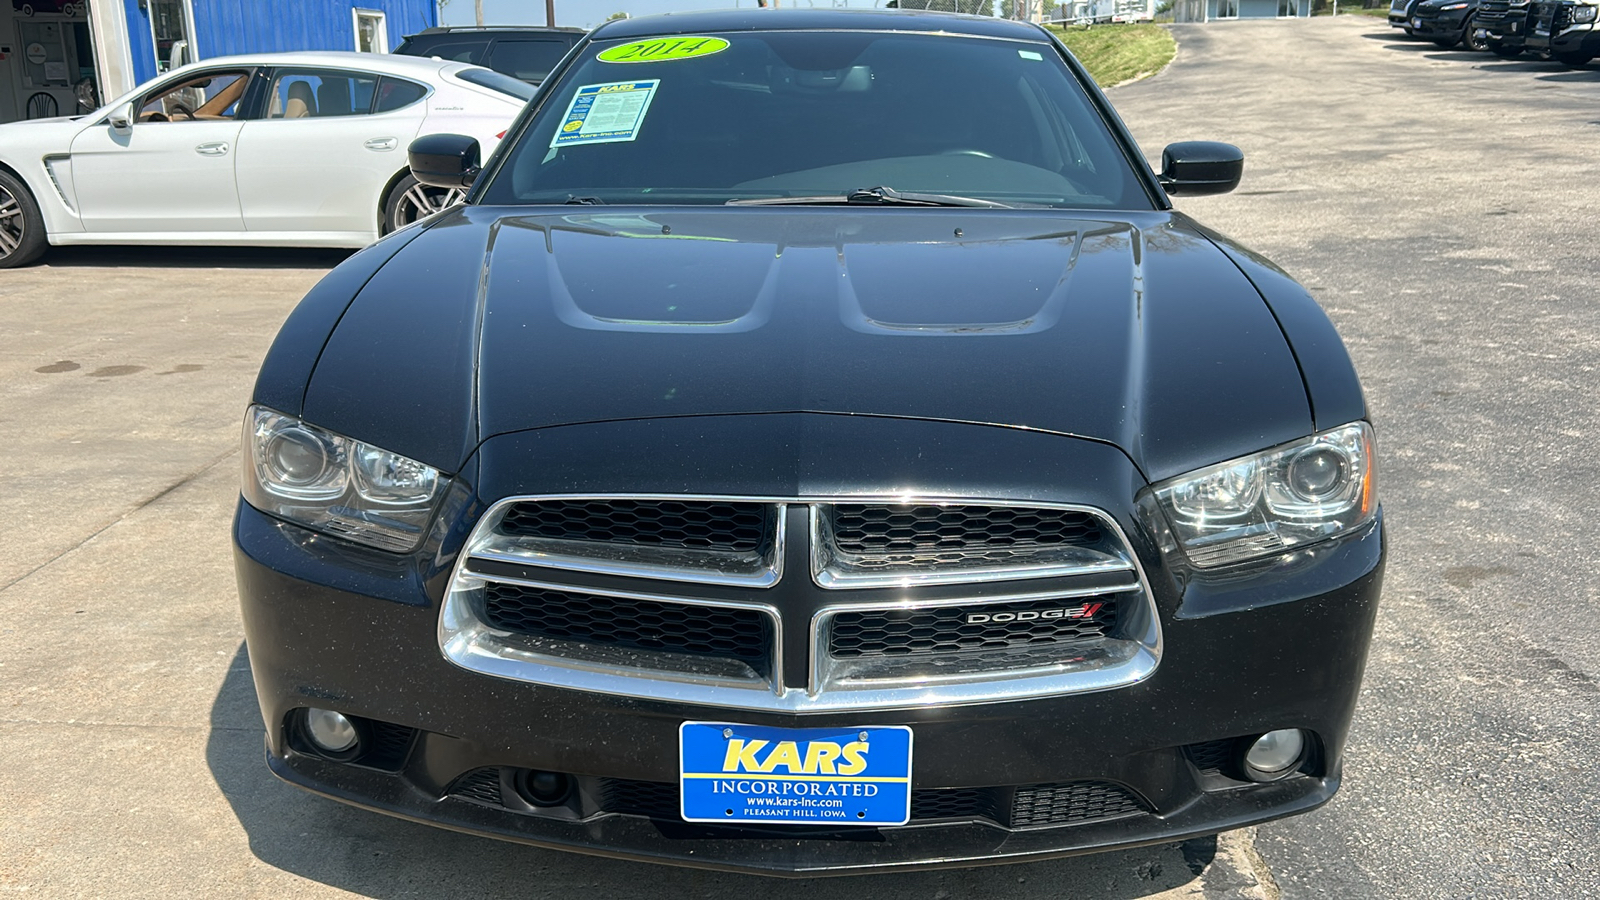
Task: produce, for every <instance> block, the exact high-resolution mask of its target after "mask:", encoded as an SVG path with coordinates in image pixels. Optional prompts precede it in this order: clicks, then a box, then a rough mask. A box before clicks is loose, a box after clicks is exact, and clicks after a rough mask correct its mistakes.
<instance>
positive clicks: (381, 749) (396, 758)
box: [361, 719, 417, 772]
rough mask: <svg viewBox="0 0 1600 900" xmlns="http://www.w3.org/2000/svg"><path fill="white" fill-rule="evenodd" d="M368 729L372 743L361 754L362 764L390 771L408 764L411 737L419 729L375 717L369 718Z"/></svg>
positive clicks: (397, 769) (395, 770)
mask: <svg viewBox="0 0 1600 900" xmlns="http://www.w3.org/2000/svg"><path fill="white" fill-rule="evenodd" d="M367 729H368V734H369V735H370V736H371V741H372V743H371V745H370V746H371V748H370V749H369V750H367V752H365V753H363V754H362V755H361V764H362V765H366V766H371V767H373V768H374V769H384V770H387V771H390V772H397V771H399V770H400V769H401V768H402V767H403V766H404V765H405V764H406V757H407V756H409V755H410V754H411V739H412V738H413V737H414V736H415V735H416V733H417V730H416V729H415V728H407V727H406V726H404V725H395V724H393V723H391V722H379V721H377V720H375V719H369V720H367Z"/></svg>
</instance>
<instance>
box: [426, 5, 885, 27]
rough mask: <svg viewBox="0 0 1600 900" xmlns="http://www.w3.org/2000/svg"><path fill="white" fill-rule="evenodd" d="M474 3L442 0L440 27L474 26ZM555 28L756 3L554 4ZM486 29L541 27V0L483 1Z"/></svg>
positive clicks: (542, 14) (594, 24)
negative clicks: (618, 17)
mask: <svg viewBox="0 0 1600 900" xmlns="http://www.w3.org/2000/svg"><path fill="white" fill-rule="evenodd" d="M885 2H886V0H779V3H780V4H781V5H783V6H820V7H832V6H851V7H866V8H871V7H874V6H882V5H883V4H884V3H885ZM472 3H473V0H443V2H442V3H440V6H439V24H440V25H471V24H473V21H472V20H473V10H472ZM555 3H556V24H557V25H575V26H578V27H580V28H593V27H594V26H596V25H599V24H600V23H601V22H604V21H605V20H606V17H607V16H609V15H611V14H612V13H614V12H625V13H627V14H628V15H630V16H647V15H652V14H655V13H664V12H679V11H686V10H693V9H728V8H731V7H735V6H742V7H744V8H746V9H753V8H754V7H755V6H756V0H555ZM483 23H484V24H485V25H543V24H545V22H544V0H483Z"/></svg>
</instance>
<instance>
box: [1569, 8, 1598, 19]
mask: <svg viewBox="0 0 1600 900" xmlns="http://www.w3.org/2000/svg"><path fill="white" fill-rule="evenodd" d="M1596 10H1600V7H1594V6H1579V7H1575V8H1574V9H1573V10H1572V21H1574V22H1593V21H1594V20H1595V12H1596Z"/></svg>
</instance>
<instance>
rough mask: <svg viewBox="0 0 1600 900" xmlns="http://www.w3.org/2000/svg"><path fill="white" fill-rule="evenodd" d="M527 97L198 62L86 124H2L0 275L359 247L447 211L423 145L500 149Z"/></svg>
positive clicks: (335, 65)
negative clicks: (61, 256)
mask: <svg viewBox="0 0 1600 900" xmlns="http://www.w3.org/2000/svg"><path fill="white" fill-rule="evenodd" d="M532 92H533V88H532V87H530V86H528V85H527V84H524V83H523V82H520V81H517V80H516V79H514V78H511V77H509V76H506V75H501V74H500V73H498V72H495V71H492V70H490V69H485V68H481V67H478V66H471V65H466V64H463V63H455V62H444V61H442V60H438V59H421V58H417V57H410V56H389V55H379V54H371V53H333V52H327V53H269V54H258V55H254V56H233V57H220V58H217V59H208V60H205V61H203V62H199V63H194V64H192V65H188V66H184V67H183V68H181V69H177V70H175V71H173V72H171V73H168V74H167V75H164V76H162V77H160V78H157V79H155V80H154V81H151V82H149V83H147V84H144V85H141V86H140V87H139V88H138V89H137V90H135V91H133V92H132V93H130V94H127V95H125V96H122V97H119V98H117V99H116V100H115V101H113V102H112V103H110V104H108V105H106V106H104V107H102V108H100V109H98V110H96V111H95V112H93V113H90V114H89V115H86V116H78V117H73V118H60V119H40V120H34V121H28V122H15V123H11V124H7V125H0V268H9V267H12V266H20V265H25V264H27V263H29V262H32V261H33V260H34V259H36V258H37V257H38V256H39V255H40V254H41V253H43V252H44V251H45V248H46V246H47V244H49V245H57V246H63V245H70V244H220V245H231V246H291V247H363V246H366V245H367V244H369V243H371V242H372V241H374V240H377V238H378V237H379V236H380V235H381V234H384V233H387V232H389V231H391V230H393V229H395V228H398V227H401V226H403V225H406V224H408V223H410V222H412V221H415V220H416V219H418V218H421V217H422V216H425V215H428V214H430V213H432V212H435V211H437V210H439V209H442V208H443V207H444V206H446V205H449V204H452V203H454V202H455V201H456V200H458V199H459V198H460V196H461V192H460V191H444V190H441V189H438V188H429V187H424V186H422V185H419V184H417V182H416V181H415V180H413V179H412V178H411V176H410V174H409V173H408V171H407V169H406V147H407V145H409V144H410V143H411V141H412V139H413V138H416V137H417V136H419V135H424V134H435V133H439V132H450V133H456V134H465V135H470V136H472V137H475V138H477V140H478V143H479V145H480V146H482V147H483V148H484V150H485V152H487V151H489V150H491V149H493V147H494V146H495V145H496V144H498V143H499V140H500V136H501V135H502V134H504V133H505V130H506V129H507V128H508V127H510V125H511V122H512V120H513V119H514V118H515V117H516V115H517V113H518V112H520V111H521V109H522V106H523V104H524V103H525V102H526V101H527V99H528V98H529V97H531V96H532Z"/></svg>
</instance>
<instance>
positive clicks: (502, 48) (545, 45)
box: [394, 26, 588, 84]
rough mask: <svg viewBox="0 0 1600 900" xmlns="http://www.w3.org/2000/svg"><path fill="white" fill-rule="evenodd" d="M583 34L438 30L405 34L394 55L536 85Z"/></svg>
mask: <svg viewBox="0 0 1600 900" xmlns="http://www.w3.org/2000/svg"><path fill="white" fill-rule="evenodd" d="M587 33H588V32H586V31H584V30H583V29H582V28H537V27H533V26H503V27H492V28H452V27H439V28H429V29H427V30H426V31H422V32H419V33H417V34H412V35H407V36H406V39H405V40H404V41H401V42H400V46H399V47H398V48H397V49H396V50H395V51H394V52H396V53H403V54H406V55H407V56H437V57H439V58H440V59H448V60H450V61H452V62H466V63H472V64H473V65H478V66H488V67H489V68H491V69H493V70H495V71H496V72H500V73H502V74H505V75H510V76H511V77H512V78H519V79H521V80H523V81H526V82H528V83H529V84H538V83H539V82H541V81H543V80H544V78H545V76H546V75H549V74H550V70H551V69H554V68H555V66H556V63H558V62H560V61H561V57H563V56H566V55H567V51H568V50H571V49H572V47H573V45H574V44H576V43H578V41H579V40H580V39H582V38H583V36H584V35H585V34H587Z"/></svg>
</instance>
